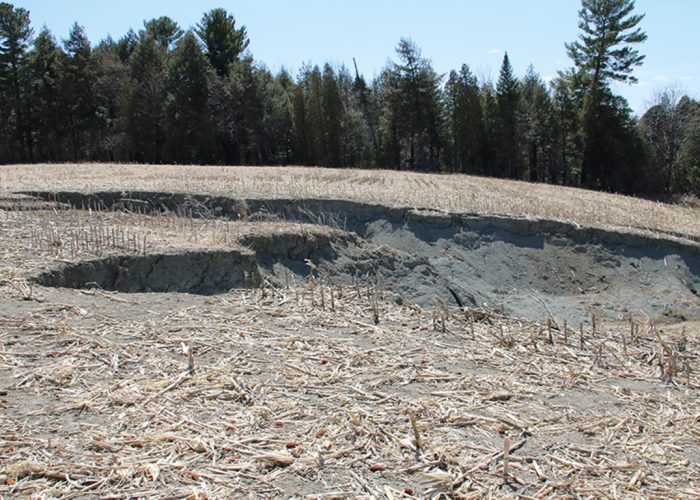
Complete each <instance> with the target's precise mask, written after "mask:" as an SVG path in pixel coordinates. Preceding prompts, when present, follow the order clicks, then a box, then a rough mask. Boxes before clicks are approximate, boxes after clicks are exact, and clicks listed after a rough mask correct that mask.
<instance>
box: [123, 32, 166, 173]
mask: <svg viewBox="0 0 700 500" xmlns="http://www.w3.org/2000/svg"><path fill="white" fill-rule="evenodd" d="M166 56H167V54H166V52H165V51H164V50H163V49H162V48H161V47H160V46H159V45H158V44H157V43H156V41H155V40H154V39H153V38H152V37H150V36H143V37H141V39H140V40H139V43H138V45H137V46H136V48H135V49H134V52H133V53H132V54H131V57H130V58H129V79H128V82H127V84H126V88H125V92H124V93H125V105H124V114H125V117H124V122H125V124H124V127H125V131H126V134H127V137H128V139H129V149H130V151H131V154H132V155H133V158H134V159H135V160H137V161H142V162H155V163H158V162H160V161H161V160H162V150H163V143H164V141H165V136H164V131H163V123H164V116H165V98H166V95H165V81H166Z"/></svg>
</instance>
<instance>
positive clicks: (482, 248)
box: [32, 192, 700, 320]
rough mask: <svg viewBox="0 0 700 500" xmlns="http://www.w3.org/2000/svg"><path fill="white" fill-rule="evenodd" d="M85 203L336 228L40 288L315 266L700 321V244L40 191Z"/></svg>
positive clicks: (548, 310) (441, 297)
mask: <svg viewBox="0 0 700 500" xmlns="http://www.w3.org/2000/svg"><path fill="white" fill-rule="evenodd" d="M32 194H34V195H35V196H37V197H39V198H41V199H44V200H51V201H55V202H58V203H65V204H67V205H70V206H72V207H75V208H92V209H108V210H125V211H130V212H135V213H146V214H147V213H152V212H163V211H168V212H173V213H176V214H178V215H181V216H185V217H196V218H218V217H221V218H228V219H246V220H249V221H275V220H286V221H295V222H305V223H313V224H319V225H325V226H332V227H333V228H336V229H339V230H341V231H342V232H339V233H338V234H340V235H341V236H339V237H336V238H330V237H327V236H326V237H324V236H323V235H322V234H316V233H313V232H308V233H304V234H299V233H289V234H282V235H275V236H272V235H271V236H255V237H247V238H245V239H244V240H243V241H241V243H243V244H244V246H246V247H247V248H249V249H250V252H247V251H244V252H240V251H226V252H222V251H217V252H214V251H206V250H202V251H201V252H191V251H188V252H184V253H178V254H169V255H147V256H143V257H110V258H106V259H102V260H97V261H90V262H82V263H79V264H77V265H70V266H64V267H62V268H60V269H56V270H54V271H51V272H48V273H44V274H42V275H40V276H39V277H38V278H37V281H38V282H39V283H41V284H44V285H49V286H64V287H74V288H82V287H86V286H91V285H92V286H99V287H101V288H103V289H108V290H118V291H124V292H142V291H154V292H170V291H179V292H187V293H198V294H215V293H222V292H225V291H227V290H229V289H231V288H236V287H241V286H246V285H247V283H246V282H245V281H246V280H245V279H244V276H249V277H254V278H252V279H257V280H258V282H259V280H260V279H262V277H264V278H267V279H269V280H270V281H271V282H272V283H275V284H277V285H285V284H286V283H287V282H288V281H289V279H290V276H292V278H294V277H296V278H297V279H300V278H303V277H305V276H306V275H307V274H308V272H309V268H308V266H307V265H306V262H305V260H306V259H309V260H311V261H312V262H313V263H314V264H316V265H318V266H319V268H320V269H322V271H323V272H325V273H326V274H327V276H328V278H329V280H330V281H332V282H333V281H335V282H338V283H341V282H343V283H349V282H351V281H353V280H358V279H360V280H362V281H363V282H364V281H365V280H371V281H372V282H373V283H375V284H378V285H379V286H380V287H382V288H384V289H387V290H391V291H393V292H395V293H396V294H398V296H399V297H400V299H399V300H406V301H408V302H412V303H417V304H419V305H421V306H424V307H443V306H444V305H445V304H450V305H455V302H454V298H453V297H454V296H453V294H452V292H451V290H452V291H454V292H455V293H456V295H457V296H458V297H459V299H460V300H461V302H462V303H463V304H464V305H465V306H470V307H484V306H485V307H488V308H491V309H496V310H500V309H502V310H503V311H504V312H506V313H508V314H511V315H515V316H522V317H526V318H528V319H533V320H542V319H543V318H546V317H548V316H553V317H555V318H558V317H559V318H570V319H572V320H583V319H585V318H587V317H589V316H590V314H591V313H592V312H595V313H596V314H598V315H603V316H608V317H616V318H619V319H624V318H626V317H629V316H631V315H634V316H635V317H637V316H639V315H640V314H642V315H647V316H649V317H659V316H666V317H667V318H669V319H671V320H674V319H678V320H681V319H684V318H697V317H700V298H699V297H698V295H699V294H700V246H699V245H697V244H694V243H692V242H687V243H685V242H682V241H679V240H676V239H672V238H651V237H646V236H643V235H639V234H629V233H619V232H611V231H605V230H602V229H594V228H581V227H578V226H576V225H574V224H569V223H564V222H558V221H548V220H532V219H521V218H507V217H498V216H480V215H476V214H448V213H444V212H437V211H431V210H420V209H411V208H391V207H385V206H381V205H371V204H362V203H355V202H349V201H335V200H246V201H242V200H235V199H231V198H224V197H210V196H196V195H185V194H169V193H149V192H132V193H112V192H105V193H95V194H90V195H85V194H80V193H32Z"/></svg>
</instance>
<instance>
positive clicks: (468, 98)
mask: <svg viewBox="0 0 700 500" xmlns="http://www.w3.org/2000/svg"><path fill="white" fill-rule="evenodd" d="M445 96H446V102H447V110H446V111H447V114H448V122H449V130H450V144H451V164H452V166H453V167H454V168H455V169H456V170H457V171H459V172H470V173H481V171H482V167H481V149H482V144H481V142H482V120H483V117H482V110H481V98H480V96H479V85H478V82H477V79H476V77H475V76H474V75H473V74H472V72H471V71H470V70H469V66H467V65H466V64H465V65H463V66H462V69H461V70H460V72H459V73H457V72H456V71H452V72H451V73H450V76H449V78H448V80H447V84H446V85H445Z"/></svg>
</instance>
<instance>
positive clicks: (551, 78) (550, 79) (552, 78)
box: [542, 75, 556, 83]
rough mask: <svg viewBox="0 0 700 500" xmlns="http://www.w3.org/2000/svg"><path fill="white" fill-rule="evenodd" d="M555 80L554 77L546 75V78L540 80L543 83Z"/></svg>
mask: <svg viewBox="0 0 700 500" xmlns="http://www.w3.org/2000/svg"><path fill="white" fill-rule="evenodd" d="M555 78H556V76H554V75H547V76H543V77H542V80H544V82H545V83H550V82H551V81H552V80H554V79H555Z"/></svg>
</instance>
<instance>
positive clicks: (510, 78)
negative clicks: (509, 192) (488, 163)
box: [496, 52, 520, 179]
mask: <svg viewBox="0 0 700 500" xmlns="http://www.w3.org/2000/svg"><path fill="white" fill-rule="evenodd" d="M496 100H497V102H498V118H499V122H498V130H499V138H500V150H501V155H500V160H499V163H500V165H499V167H498V170H499V172H500V173H501V175H504V176H507V177H510V178H511V179H517V178H518V177H519V167H520V165H519V164H520V155H519V147H520V129H519V123H518V120H519V116H518V114H519V113H518V112H519V107H520V83H519V82H518V79H517V78H516V77H515V73H514V72H513V66H511V64H510V60H509V59H508V53H507V52H506V54H505V55H504V56H503V64H501V71H500V74H499V76H498V83H497V84H496Z"/></svg>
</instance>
